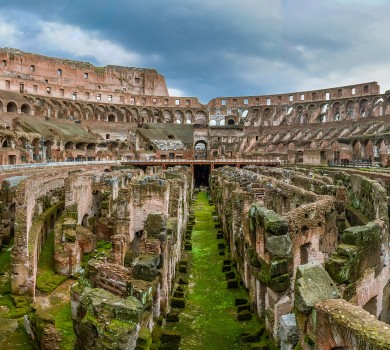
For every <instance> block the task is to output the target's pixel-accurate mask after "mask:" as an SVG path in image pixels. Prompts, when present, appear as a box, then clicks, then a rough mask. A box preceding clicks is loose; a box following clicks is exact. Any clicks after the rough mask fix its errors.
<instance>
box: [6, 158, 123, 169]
mask: <svg viewBox="0 0 390 350" xmlns="http://www.w3.org/2000/svg"><path fill="white" fill-rule="evenodd" d="M120 163H121V161H119V160H91V161H67V162H49V163H23V164H7V165H0V171H1V170H13V169H25V168H45V167H57V166H69V165H89V164H92V165H93V164H109V165H112V164H120Z"/></svg>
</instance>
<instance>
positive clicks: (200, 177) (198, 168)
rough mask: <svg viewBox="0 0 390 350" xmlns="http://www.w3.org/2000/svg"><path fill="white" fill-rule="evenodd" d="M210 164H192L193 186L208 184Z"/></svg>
mask: <svg viewBox="0 0 390 350" xmlns="http://www.w3.org/2000/svg"><path fill="white" fill-rule="evenodd" d="M209 175H210V165H203V164H202V165H194V178H195V187H199V186H208V185H209Z"/></svg>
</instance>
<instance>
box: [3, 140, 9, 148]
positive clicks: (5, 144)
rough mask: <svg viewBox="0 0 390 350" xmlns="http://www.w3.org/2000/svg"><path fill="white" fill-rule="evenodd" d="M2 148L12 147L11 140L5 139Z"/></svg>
mask: <svg viewBox="0 0 390 350" xmlns="http://www.w3.org/2000/svg"><path fill="white" fill-rule="evenodd" d="M1 147H4V148H5V147H11V140H10V139H4V140H2V141H1Z"/></svg>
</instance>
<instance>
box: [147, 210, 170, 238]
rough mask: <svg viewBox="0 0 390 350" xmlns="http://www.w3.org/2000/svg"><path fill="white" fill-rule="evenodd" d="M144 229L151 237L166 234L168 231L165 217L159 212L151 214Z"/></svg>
mask: <svg viewBox="0 0 390 350" xmlns="http://www.w3.org/2000/svg"><path fill="white" fill-rule="evenodd" d="M144 229H145V231H146V232H147V233H148V234H150V235H158V234H161V233H162V232H165V231H166V229H167V221H166V218H165V215H164V214H163V213H161V212H158V211H156V212H151V213H149V214H148V216H147V218H146V220H145V224H144Z"/></svg>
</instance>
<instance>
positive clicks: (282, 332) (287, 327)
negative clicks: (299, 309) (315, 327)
mask: <svg viewBox="0 0 390 350" xmlns="http://www.w3.org/2000/svg"><path fill="white" fill-rule="evenodd" d="M279 338H280V340H281V349H283V350H285V349H286V350H287V349H292V348H293V347H294V346H295V345H296V344H297V343H298V339H299V330H298V326H297V322H296V319H295V315H294V314H287V315H283V316H281V318H280V323H279Z"/></svg>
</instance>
